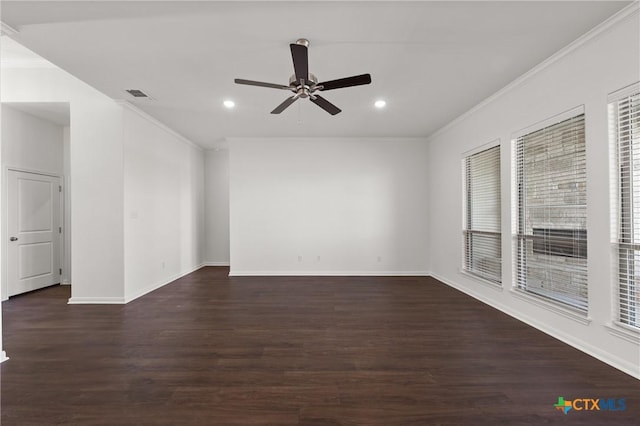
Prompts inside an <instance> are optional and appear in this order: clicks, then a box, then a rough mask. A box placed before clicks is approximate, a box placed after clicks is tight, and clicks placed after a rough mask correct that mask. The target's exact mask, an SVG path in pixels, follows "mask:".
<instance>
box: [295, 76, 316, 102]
mask: <svg viewBox="0 0 640 426" xmlns="http://www.w3.org/2000/svg"><path fill="white" fill-rule="evenodd" d="M317 84H318V78H317V77H316V76H315V75H313V74H311V73H309V75H308V78H307V80H306V81H305V84H300V82H299V81H298V80H297V79H296V75H295V74H293V75H292V76H291V77H289V86H291V90H294V91H295V93H297V94H298V95H299V96H300V97H301V98H306V97H309V96H311V94H312V92H315V91H316V90H317V89H316V85H317Z"/></svg>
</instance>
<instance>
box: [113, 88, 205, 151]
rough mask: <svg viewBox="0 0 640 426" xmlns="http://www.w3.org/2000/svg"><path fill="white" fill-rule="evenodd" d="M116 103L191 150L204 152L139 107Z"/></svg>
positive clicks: (123, 102) (119, 101)
mask: <svg viewBox="0 0 640 426" xmlns="http://www.w3.org/2000/svg"><path fill="white" fill-rule="evenodd" d="M115 102H116V103H117V104H118V105H121V106H122V107H124V108H127V109H128V110H130V111H132V112H135V113H136V114H138V115H139V116H140V117H141V118H144V119H145V120H147V121H148V122H150V123H152V124H155V125H156V126H158V127H159V128H161V129H162V130H164V131H165V132H167V133H169V134H170V135H172V136H174V137H175V138H176V139H178V140H179V141H180V142H182V143H184V144H186V145H188V146H190V147H191V148H194V149H197V150H198V151H204V149H203V148H202V147H201V146H200V145H197V144H195V143H194V142H192V141H191V140H189V139H187V138H186V137H184V136H182V135H181V134H180V133H178V132H176V131H175V130H173V129H172V128H170V127H169V126H167V125H166V124H164V123H163V122H161V121H159V120H158V119H156V118H154V117H152V116H150V115H149V114H147V113H146V112H144V111H143V110H141V109H140V108H138V107H137V106H135V105H133V104H131V103H129V102H127V101H125V100H120V99H118V100H115Z"/></svg>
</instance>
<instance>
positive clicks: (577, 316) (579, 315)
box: [511, 289, 591, 325]
mask: <svg viewBox="0 0 640 426" xmlns="http://www.w3.org/2000/svg"><path fill="white" fill-rule="evenodd" d="M511 294H512V295H513V296H515V297H517V298H518V299H521V300H525V301H527V302H530V303H533V304H534V305H537V306H540V307H541V308H544V309H546V310H548V311H551V312H554V313H556V314H559V315H562V316H563V317H565V318H569V319H571V320H574V321H576V322H578V323H580V324H583V325H589V324H591V318H589V316H588V314H586V313H583V312H580V311H578V310H575V309H571V308H568V307H564V306H560V305H558V304H555V303H553V302H547V301H546V300H542V299H540V298H538V297H535V296H531V295H529V294H527V293H525V292H523V291H521V290H516V289H512V290H511Z"/></svg>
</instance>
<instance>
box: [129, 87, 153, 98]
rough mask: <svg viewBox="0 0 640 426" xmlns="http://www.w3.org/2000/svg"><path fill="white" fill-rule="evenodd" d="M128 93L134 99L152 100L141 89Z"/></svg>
mask: <svg viewBox="0 0 640 426" xmlns="http://www.w3.org/2000/svg"><path fill="white" fill-rule="evenodd" d="M126 92H127V93H128V94H130V95H131V96H133V97H134V98H150V96H149V95H147V94H146V93H144V92H143V91H142V90H140V89H127V90H126Z"/></svg>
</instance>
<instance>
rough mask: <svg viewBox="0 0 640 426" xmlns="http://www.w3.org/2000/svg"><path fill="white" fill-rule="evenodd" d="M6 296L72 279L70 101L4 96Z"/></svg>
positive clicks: (3, 148) (3, 240) (3, 168)
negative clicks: (7, 98) (19, 99)
mask: <svg viewBox="0 0 640 426" xmlns="http://www.w3.org/2000/svg"><path fill="white" fill-rule="evenodd" d="M1 106H2V108H1V112H2V115H1V119H2V127H1V133H0V137H1V140H2V143H1V148H2V155H1V159H2V179H3V182H2V209H1V212H2V221H1V224H2V231H1V233H0V235H1V239H0V241H2V243H1V244H0V248H1V249H0V251H1V260H2V262H1V263H2V274H1V276H2V286H1V290H2V292H1V293H2V300H6V299H7V298H8V297H10V296H14V295H16V294H20V293H23V292H26V291H32V290H35V289H38V288H41V287H45V286H48V285H53V284H58V283H60V284H71V280H70V278H71V260H70V258H71V256H70V254H71V242H70V238H69V237H70V233H69V231H70V225H71V224H70V215H69V205H70V200H71V199H70V193H69V184H68V183H69V182H68V180H69V176H70V167H69V158H70V115H71V114H70V105H69V103H68V102H3V103H2V105H1Z"/></svg>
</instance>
